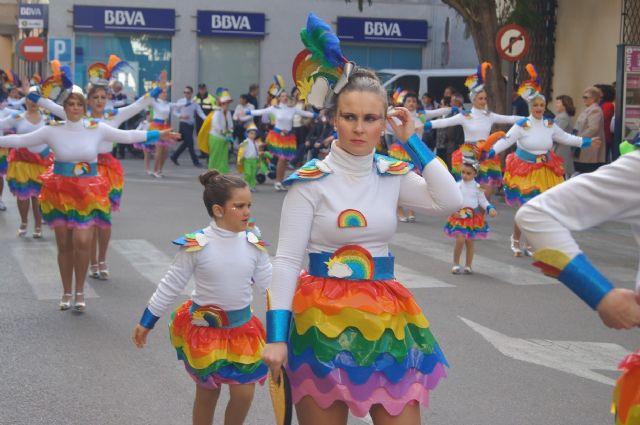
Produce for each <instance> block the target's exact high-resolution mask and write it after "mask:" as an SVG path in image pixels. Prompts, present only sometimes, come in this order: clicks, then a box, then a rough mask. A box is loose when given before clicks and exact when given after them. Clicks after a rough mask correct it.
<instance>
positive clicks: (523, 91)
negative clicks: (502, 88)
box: [518, 63, 544, 101]
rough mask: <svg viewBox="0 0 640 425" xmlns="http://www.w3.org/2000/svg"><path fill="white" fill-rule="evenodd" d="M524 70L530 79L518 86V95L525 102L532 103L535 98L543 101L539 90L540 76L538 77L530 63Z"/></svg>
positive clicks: (536, 71)
mask: <svg viewBox="0 0 640 425" xmlns="http://www.w3.org/2000/svg"><path fill="white" fill-rule="evenodd" d="M525 69H526V70H527V73H528V74H529V77H530V78H529V79H528V80H527V81H523V82H522V84H520V85H519V86H518V95H520V96H521V97H522V98H523V99H524V100H527V101H532V100H533V99H535V98H536V97H542V98H543V99H544V96H543V95H542V93H541V91H542V89H541V88H540V75H538V70H537V69H536V67H535V66H534V65H533V64H531V63H528V64H527V65H526V66H525Z"/></svg>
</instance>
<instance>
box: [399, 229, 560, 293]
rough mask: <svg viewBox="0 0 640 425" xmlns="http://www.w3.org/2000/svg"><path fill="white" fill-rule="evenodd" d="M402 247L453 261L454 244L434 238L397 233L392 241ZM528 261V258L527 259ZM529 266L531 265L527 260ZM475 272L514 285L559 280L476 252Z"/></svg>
mask: <svg viewBox="0 0 640 425" xmlns="http://www.w3.org/2000/svg"><path fill="white" fill-rule="evenodd" d="M391 243H392V244H393V245H396V246H398V247H400V248H405V249H409V250H411V251H414V252H416V253H419V254H422V255H426V256H428V257H431V258H435V259H436V260H440V261H443V262H445V263H451V253H452V251H453V244H446V243H442V242H438V241H435V240H433V239H426V238H421V237H418V236H414V235H409V234H407V233H396V235H395V236H394V238H393V241H392V242H391ZM525 261H527V260H525ZM527 266H530V263H529V261H527ZM473 269H474V271H475V273H478V274H483V275H487V276H490V277H493V278H496V279H498V280H501V281H503V282H507V283H510V284H512V285H557V284H558V281H556V280H555V279H551V278H549V277H547V276H545V275H543V274H542V273H537V272H535V271H534V270H533V269H531V270H528V269H525V268H524V267H519V266H514V265H512V264H508V263H505V262H502V261H496V260H492V259H491V258H488V257H484V256H482V255H478V254H476V255H475V257H474V261H473Z"/></svg>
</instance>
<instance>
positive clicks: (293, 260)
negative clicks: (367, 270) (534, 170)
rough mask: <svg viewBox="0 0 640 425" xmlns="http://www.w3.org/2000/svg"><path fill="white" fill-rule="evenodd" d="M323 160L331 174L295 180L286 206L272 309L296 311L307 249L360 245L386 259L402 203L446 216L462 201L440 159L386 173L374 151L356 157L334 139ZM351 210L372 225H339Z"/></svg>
mask: <svg viewBox="0 0 640 425" xmlns="http://www.w3.org/2000/svg"><path fill="white" fill-rule="evenodd" d="M322 163H323V166H326V168H328V169H329V170H330V171H331V172H330V174H328V175H326V176H325V177H323V178H321V179H319V180H314V181H306V182H298V183H295V184H294V185H293V186H292V187H291V188H290V189H289V191H288V192H287V196H286V197H285V200H284V204H283V205H282V214H281V218H280V236H279V240H278V251H277V254H276V258H275V260H274V268H273V281H272V283H271V288H272V289H271V291H272V308H273V309H285V310H290V309H291V301H292V299H293V293H294V291H295V288H296V282H297V278H298V274H299V273H300V270H301V268H302V263H303V260H304V257H305V254H306V253H307V252H316V253H317V252H334V251H335V250H337V249H338V248H340V247H341V246H344V245H350V244H356V245H360V246H362V247H363V248H365V249H367V250H368V251H369V252H370V253H371V255H373V256H374V257H385V256H387V255H388V254H389V243H390V242H391V238H392V237H393V235H394V234H395V232H396V226H397V220H396V207H397V206H398V205H403V206H405V207H407V208H410V209H413V210H419V211H422V212H424V213H426V214H429V215H435V216H445V217H446V216H448V215H449V214H451V213H453V212H454V211H457V210H458V209H459V208H460V207H461V205H462V195H461V193H460V191H459V190H458V189H457V186H456V183H455V181H454V179H453V177H452V176H451V174H450V173H449V171H448V170H447V169H446V168H445V166H443V165H442V164H441V163H440V162H439V161H431V162H429V164H427V166H426V167H424V170H423V176H422V177H421V176H419V175H418V174H416V173H412V172H409V173H407V174H404V175H402V176H386V175H384V176H383V175H379V174H378V172H377V170H376V167H382V168H380V169H381V170H383V169H384V168H383V167H384V164H385V163H386V160H385V159H384V158H382V159H380V160H378V162H377V163H375V162H374V156H373V153H371V154H370V155H364V156H354V155H351V154H349V153H347V152H345V151H344V150H342V149H340V147H339V146H338V145H337V143H336V142H335V141H334V143H333V145H332V147H331V152H330V153H329V155H328V156H327V157H326V158H325V159H324V160H323V161H322ZM347 209H355V210H358V211H360V212H361V213H362V214H363V215H364V216H365V218H366V221H367V226H366V227H357V228H356V227H350V228H339V227H338V224H337V221H338V216H339V214H340V213H341V212H342V211H344V210H347Z"/></svg>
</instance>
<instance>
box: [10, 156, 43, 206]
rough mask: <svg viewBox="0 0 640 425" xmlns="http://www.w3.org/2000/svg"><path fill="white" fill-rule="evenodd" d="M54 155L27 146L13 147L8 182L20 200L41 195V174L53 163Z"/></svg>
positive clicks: (12, 191)
mask: <svg viewBox="0 0 640 425" xmlns="http://www.w3.org/2000/svg"><path fill="white" fill-rule="evenodd" d="M52 158H53V155H51V154H47V155H44V156H42V155H40V154H38V153H34V152H31V151H30V150H29V149H27V148H19V149H11V152H10V153H9V168H8V170H7V183H8V184H9V190H11V193H12V194H13V195H14V196H15V197H16V198H18V199H19V200H23V201H24V200H27V199H29V198H32V197H37V196H38V195H40V190H41V189H42V179H41V178H40V176H41V175H42V174H44V173H45V172H46V171H47V169H48V168H49V167H50V166H51V164H53V161H52Z"/></svg>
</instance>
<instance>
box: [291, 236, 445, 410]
mask: <svg viewBox="0 0 640 425" xmlns="http://www.w3.org/2000/svg"><path fill="white" fill-rule="evenodd" d="M345 249H346V250H345ZM341 250H342V254H344V255H342V254H341V253H340V251H341ZM347 251H353V254H354V255H351V254H349V253H348V252H347ZM358 252H360V253H361V254H362V253H363V252H364V255H361V256H360V259H362V260H363V261H359V260H358V255H357V254H358ZM367 254H369V253H368V251H366V250H365V249H364V248H361V247H359V246H356V245H348V246H346V247H342V248H340V250H338V251H336V252H335V253H334V254H332V256H331V257H329V255H331V254H326V255H327V256H328V257H327V258H330V261H329V262H328V263H329V264H332V265H330V266H329V265H325V264H326V263H327V262H325V261H324V259H325V258H320V259H319V260H318V259H316V260H317V261H316V260H314V258H313V256H314V255H316V254H311V256H310V259H311V261H310V268H309V270H310V272H311V273H314V274H315V275H312V274H308V273H303V274H302V275H301V276H300V278H299V280H298V287H297V289H296V292H295V295H294V298H293V325H292V327H291V333H290V337H289V361H288V365H287V368H288V370H287V373H288V375H289V379H290V382H291V388H292V396H293V402H294V403H297V402H299V401H300V400H301V399H302V398H303V397H305V396H310V397H311V398H312V399H313V400H314V401H315V403H316V404H317V405H318V406H320V407H321V408H328V407H329V406H331V404H333V403H334V402H335V401H341V402H344V403H345V404H346V405H347V406H348V408H349V409H350V410H351V413H352V414H354V415H356V416H359V417H363V416H365V415H366V414H367V413H368V412H369V410H370V409H371V407H372V406H373V405H374V404H380V405H382V406H383V407H384V409H385V410H386V411H387V412H388V413H389V414H390V415H394V416H396V415H399V414H400V413H402V411H403V409H404V408H405V407H406V406H407V405H408V404H414V403H420V404H422V405H425V406H427V405H428V403H429V391H430V390H432V389H434V388H435V387H436V385H437V384H438V381H439V380H440V379H441V378H443V377H444V376H446V372H445V367H446V366H448V364H447V361H446V359H445V356H444V354H443V353H442V351H441V350H440V346H439V345H438V342H437V341H436V339H435V338H434V336H433V335H432V333H431V330H430V329H429V322H428V321H427V319H426V318H425V316H424V314H423V313H422V310H421V309H420V307H419V306H418V305H417V304H416V302H415V300H414V298H413V296H412V294H411V292H409V290H407V289H406V288H405V287H404V286H403V285H402V284H401V283H400V282H398V281H397V280H395V279H394V278H393V277H392V276H393V257H384V258H372V257H371V256H370V254H369V255H368V256H367ZM317 255H320V256H321V257H322V256H323V255H325V253H321V254H317ZM336 258H337V261H336V260H335V259H336ZM379 260H383V261H382V262H380V261H379ZM384 260H386V261H387V262H388V261H390V262H391V266H390V272H389V267H386V266H385V265H384ZM332 262H333V263H332ZM314 263H315V265H314ZM336 263H337V265H336ZM344 265H347V266H350V267H349V269H351V270H352V271H354V273H353V274H352V275H351V276H350V277H349V278H348V279H345V278H335V277H328V276H318V274H320V275H323V274H324V275H327V274H328V275H331V274H332V270H333V268H336V267H337V270H338V272H341V271H342V272H344V270H343V269H344ZM322 267H324V268H325V269H328V273H324V272H322V271H321V270H320V269H321V268H322ZM374 268H375V270H373V269H374ZM385 268H386V270H385ZM319 270H320V272H319ZM370 272H371V273H370ZM341 275H343V274H341ZM366 277H369V279H366ZM380 277H384V278H385V279H380V280H378V278H380ZM359 278H360V279H359Z"/></svg>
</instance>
